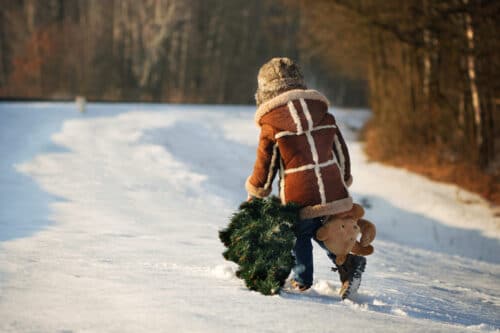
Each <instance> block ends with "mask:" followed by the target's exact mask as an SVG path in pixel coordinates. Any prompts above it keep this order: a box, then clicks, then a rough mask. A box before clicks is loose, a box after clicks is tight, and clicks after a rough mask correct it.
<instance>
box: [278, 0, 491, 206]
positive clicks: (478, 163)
mask: <svg viewBox="0 0 500 333" xmlns="http://www.w3.org/2000/svg"><path fill="white" fill-rule="evenodd" d="M288 3H289V4H290V5H291V6H294V5H295V6H298V7H299V8H300V12H301V13H302V17H303V24H302V28H303V29H306V30H307V35H308V36H314V37H315V38H314V39H310V38H308V39H307V41H308V42H309V50H310V51H311V52H312V53H313V54H317V55H319V56H322V57H325V58H328V59H331V61H330V64H331V67H330V70H331V71H334V72H337V73H339V71H340V72H341V73H349V72H350V73H356V74H357V76H358V77H363V78H364V79H365V80H366V82H367V83H368V87H369V92H370V98H369V100H370V106H371V109H372V111H373V118H372V120H371V123H370V124H369V126H368V127H367V128H366V129H365V134H364V135H365V141H366V145H365V149H366V151H367V153H368V155H369V156H370V157H372V158H374V159H376V160H382V161H386V162H389V163H391V164H395V165H398V166H404V167H408V168H409V169H411V170H414V171H418V172H420V173H423V174H426V175H428V176H430V177H432V178H435V179H439V180H444V181H449V182H454V183H459V184H461V185H462V186H464V187H466V188H468V189H470V190H473V191H474V192H478V193H481V194H482V195H483V196H485V197H487V198H488V199H490V200H492V201H494V202H496V203H498V204H500V70H499V69H500V39H499V38H498V36H499V35H500V20H499V18H500V2H499V1H484V0H449V1H431V0H408V1H398V0H387V1H378V0H316V1H306V0H301V1H299V4H298V5H297V1H288ZM332 45H335V46H336V47H331V46H332Z"/></svg>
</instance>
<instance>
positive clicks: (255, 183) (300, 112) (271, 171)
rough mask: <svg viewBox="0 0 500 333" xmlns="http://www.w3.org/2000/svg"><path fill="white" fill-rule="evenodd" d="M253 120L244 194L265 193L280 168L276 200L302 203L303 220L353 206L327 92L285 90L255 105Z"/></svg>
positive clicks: (343, 150) (345, 156) (340, 139)
mask: <svg viewBox="0 0 500 333" xmlns="http://www.w3.org/2000/svg"><path fill="white" fill-rule="evenodd" d="M255 121H256V123H257V124H258V126H259V127H260V129H261V133H260V139H259V146H258V149H257V159H256V161H255V166H254V170H253V173H252V175H250V177H248V179H247V181H246V186H245V187H246V189H247V192H248V194H249V195H251V196H255V197H258V198H262V197H265V196H268V195H269V194H270V193H271V190H272V182H273V179H274V177H275V175H276V173H277V172H278V171H279V173H280V185H279V187H280V197H281V201H282V202H283V203H287V202H295V203H298V204H299V205H301V206H302V207H303V208H302V209H301V211H300V217H301V218H302V219H306V218H313V217H318V216H326V215H334V214H337V213H341V212H345V211H348V210H350V209H351V208H352V198H351V197H350V195H349V192H348V191H347V187H348V186H349V185H350V184H351V182H352V177H351V170H350V160H349V154H348V151H347V147H346V144H345V142H344V139H343V137H342V134H341V133H340V130H339V128H338V127H337V124H336V122H335V118H334V117H333V115H332V114H330V113H328V100H327V99H326V97H324V96H323V95H322V94H320V93H319V92H317V91H315V90H302V89H295V90H289V91H286V92H284V93H282V94H280V95H278V96H276V97H274V98H272V99H270V100H268V101H267V102H265V103H263V104H262V105H260V106H259V108H258V109H257V112H256V114H255Z"/></svg>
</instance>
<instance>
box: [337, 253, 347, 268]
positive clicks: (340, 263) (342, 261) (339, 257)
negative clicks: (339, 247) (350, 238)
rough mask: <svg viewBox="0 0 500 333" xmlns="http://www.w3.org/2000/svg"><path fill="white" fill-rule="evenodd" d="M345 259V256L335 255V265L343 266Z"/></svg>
mask: <svg viewBox="0 0 500 333" xmlns="http://www.w3.org/2000/svg"><path fill="white" fill-rule="evenodd" d="M346 259H347V255H345V254H344V255H337V258H335V263H336V264H337V265H339V266H340V265H343V264H344V263H345V260H346Z"/></svg>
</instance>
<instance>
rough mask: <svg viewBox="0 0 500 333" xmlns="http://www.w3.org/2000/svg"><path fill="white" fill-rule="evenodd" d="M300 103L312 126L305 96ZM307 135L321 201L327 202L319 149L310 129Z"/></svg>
mask: <svg viewBox="0 0 500 333" xmlns="http://www.w3.org/2000/svg"><path fill="white" fill-rule="evenodd" d="M300 105H301V106H302V111H303V112H304V114H305V116H306V119H307V123H308V125H309V126H308V127H309V128H312V127H313V121H312V117H311V113H310V112H309V108H308V107H307V104H306V101H305V100H304V99H303V98H301V99H300ZM306 137H307V141H308V142H309V146H310V148H311V153H312V158H313V161H314V172H315V173H316V178H317V179H318V188H319V195H320V197H321V203H322V204H325V203H326V194H325V184H324V183H323V177H322V176H321V169H320V167H319V164H318V163H319V157H318V150H317V148H316V143H315V142H314V138H313V136H312V134H311V132H310V131H307V132H306Z"/></svg>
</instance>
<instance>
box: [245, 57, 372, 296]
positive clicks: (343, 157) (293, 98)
mask: <svg viewBox="0 0 500 333" xmlns="http://www.w3.org/2000/svg"><path fill="white" fill-rule="evenodd" d="M257 79H258V88H257V92H256V94H255V99H256V102H257V107H258V108H257V112H256V114H255V122H256V123H257V125H258V126H259V127H260V129H261V133H260V139H259V145H258V149H257V159H256V161H255V166H254V169H253V173H252V175H251V176H250V177H248V179H247V181H246V184H245V187H246V190H247V192H248V195H249V200H250V199H251V198H252V197H258V198H262V197H266V196H268V195H269V194H270V193H271V189H272V188H271V185H272V182H273V179H274V177H275V175H276V173H277V172H278V171H279V174H280V183H279V189H280V198H281V201H282V202H283V203H287V202H295V203H297V204H299V205H301V206H302V208H301V210H300V219H301V221H300V224H299V226H298V228H297V232H296V233H297V241H296V244H295V247H294V249H293V252H294V255H295V261H296V265H295V267H294V269H293V274H292V280H291V284H292V286H293V287H294V288H296V289H298V290H300V291H305V290H307V289H308V288H310V287H311V285H312V282H313V255H312V243H311V239H314V240H315V241H316V242H317V243H318V244H319V245H320V246H321V247H322V248H324V249H325V250H326V248H325V246H324V245H323V242H321V241H319V240H317V239H316V231H317V229H318V228H319V227H320V226H321V225H322V222H323V220H324V217H325V216H329V215H336V214H340V213H345V212H348V211H350V210H351V209H352V207H353V202H352V198H351V197H350V195H349V192H348V191H347V187H348V186H350V185H351V183H352V177H351V169H350V160H349V153H348V151H347V146H346V144H345V142H344V139H343V137H342V134H341V133H340V129H339V128H338V127H337V124H336V122H335V118H334V117H333V115H331V114H330V113H328V100H327V99H326V98H325V97H324V96H323V95H322V94H320V93H319V92H317V91H315V90H307V88H306V85H305V82H304V78H303V75H302V73H301V71H300V69H299V67H298V66H297V65H296V64H295V63H294V62H293V61H292V60H290V59H288V58H273V59H271V60H270V61H269V62H267V63H266V64H264V65H263V66H262V67H261V68H260V70H259V74H258V77H257ZM327 255H328V257H329V258H330V259H331V260H332V261H333V263H334V264H335V255H334V254H333V253H330V252H328V251H327ZM365 264H366V260H365V258H364V257H361V256H356V255H352V254H350V255H349V256H348V258H347V260H346V262H345V263H344V264H343V265H336V266H337V267H336V269H334V270H338V272H339V275H340V280H341V282H342V284H343V286H342V290H341V293H343V294H342V295H341V296H342V297H343V298H344V296H345V295H344V294H346V295H348V294H350V293H352V292H354V291H356V290H355V289H357V288H358V287H359V283H360V281H361V273H362V272H363V271H364V267H365Z"/></svg>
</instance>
